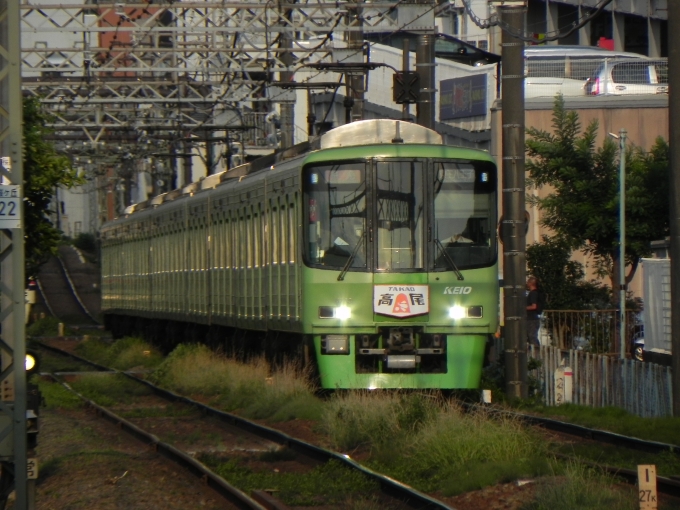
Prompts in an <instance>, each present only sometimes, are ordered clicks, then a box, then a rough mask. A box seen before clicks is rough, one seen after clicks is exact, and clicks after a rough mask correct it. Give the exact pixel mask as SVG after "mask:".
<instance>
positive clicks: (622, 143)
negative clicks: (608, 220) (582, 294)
mask: <svg viewBox="0 0 680 510" xmlns="http://www.w3.org/2000/svg"><path fill="white" fill-rule="evenodd" d="M619 301H620V302H621V303H620V304H619V313H620V314H621V319H620V322H621V334H620V343H621V345H620V346H619V351H620V357H621V359H626V339H627V337H628V335H627V334H626V130H625V129H622V130H621V131H619Z"/></svg>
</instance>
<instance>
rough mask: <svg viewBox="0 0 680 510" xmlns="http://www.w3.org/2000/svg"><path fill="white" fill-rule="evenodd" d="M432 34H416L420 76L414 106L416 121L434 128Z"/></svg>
mask: <svg viewBox="0 0 680 510" xmlns="http://www.w3.org/2000/svg"><path fill="white" fill-rule="evenodd" d="M434 66H435V63H434V34H422V35H419V36H418V46H417V48H416V71H418V77H419V78H420V97H419V98H418V103H417V107H416V119H417V120H416V122H417V123H418V124H420V125H421V126H425V127H427V128H430V129H434V118H435V117H434V107H435V97H434V94H435V90H436V89H435V84H434Z"/></svg>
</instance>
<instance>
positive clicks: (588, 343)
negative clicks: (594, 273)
mask: <svg viewBox="0 0 680 510" xmlns="http://www.w3.org/2000/svg"><path fill="white" fill-rule="evenodd" d="M619 331H620V318H619V311H618V310H544V311H543V313H542V314H541V329H540V330H539V340H540V341H541V345H549V346H553V347H557V348H559V349H576V350H579V351H586V352H591V353H599V354H607V353H611V354H619V353H620V352H621V351H620V345H621V344H620V335H619ZM641 335H642V325H641V324H640V322H639V321H638V319H637V314H636V313H635V312H632V311H631V312H626V335H625V341H626V346H625V351H624V352H626V353H630V352H632V346H633V342H634V341H635V339H636V338H637V336H641Z"/></svg>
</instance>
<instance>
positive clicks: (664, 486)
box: [466, 404, 680, 498]
mask: <svg viewBox="0 0 680 510" xmlns="http://www.w3.org/2000/svg"><path fill="white" fill-rule="evenodd" d="M466 407H467V408H468V409H469V410H473V409H475V408H478V407H479V405H478V404H467V405H466ZM484 410H485V411H486V412H489V413H492V414H497V415H498V416H509V417H512V418H515V419H518V420H521V421H522V422H524V423H526V424H527V425H533V426H537V427H540V428H542V429H545V430H549V431H552V432H557V433H559V434H566V435H569V436H572V437H577V438H580V439H584V440H588V441H595V442H597V443H602V444H610V445H613V446H620V447H622V448H627V449H631V450H638V451H642V452H646V453H653V454H660V453H664V452H669V453H672V454H675V455H677V456H678V457H680V446H677V445H672V444H667V443H661V442H658V441H648V440H645V439H639V438H636V437H629V436H624V435H621V434H616V433H614V432H608V431H606V430H600V429H592V428H588V427H584V426H581V425H576V424H574V423H568V422H564V421H560V420H553V419H551V418H544V417H540V416H534V415H529V414H523V413H516V412H512V411H508V410H505V409H494V408H491V407H486V406H485V407H484ZM558 456H559V457H562V458H565V459H568V458H569V459H570V458H572V457H568V456H562V455H558ZM578 460H579V462H582V463H584V464H588V465H590V466H592V467H597V468H599V469H601V470H602V471H604V472H607V473H609V474H611V475H614V476H618V477H620V478H621V479H623V480H625V481H626V482H627V483H629V484H631V485H637V483H638V473H637V471H635V470H631V469H626V468H622V467H616V466H607V465H603V464H597V463H592V462H587V461H584V460H583V459H578ZM679 480H680V477H678V479H675V477H674V478H669V477H662V476H657V489H658V491H659V492H660V493H661V494H665V495H667V496H671V497H673V498H680V481H679Z"/></svg>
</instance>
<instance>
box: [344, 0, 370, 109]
mask: <svg viewBox="0 0 680 510" xmlns="http://www.w3.org/2000/svg"><path fill="white" fill-rule="evenodd" d="M347 16H349V19H348V23H347V25H348V26H349V27H350V28H352V27H358V30H356V31H350V32H348V33H347V48H348V49H349V50H355V51H356V52H357V53H359V54H360V55H363V48H364V31H363V21H362V19H361V7H352V8H349V9H347ZM362 60H363V59H362ZM345 80H346V81H347V95H348V97H351V98H352V102H351V115H350V122H356V121H358V120H364V94H365V88H366V87H365V82H366V71H359V72H357V71H354V72H352V73H348V74H347V75H346V77H345Z"/></svg>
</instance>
